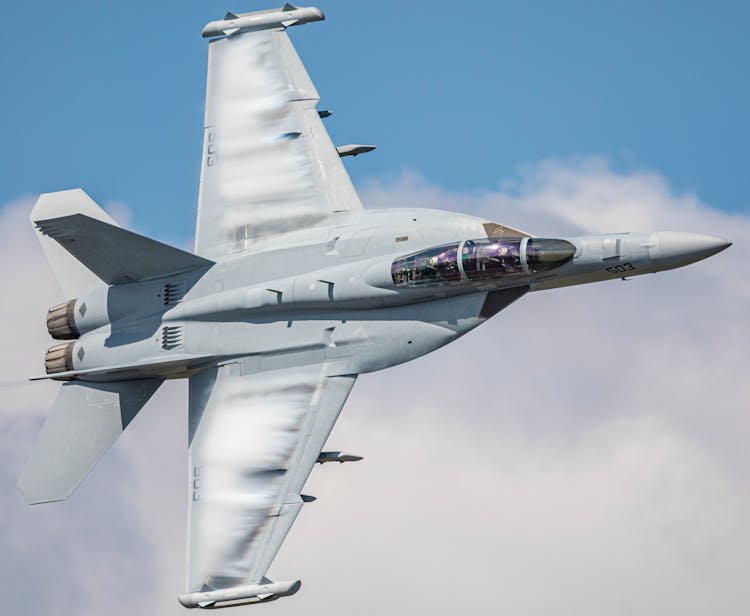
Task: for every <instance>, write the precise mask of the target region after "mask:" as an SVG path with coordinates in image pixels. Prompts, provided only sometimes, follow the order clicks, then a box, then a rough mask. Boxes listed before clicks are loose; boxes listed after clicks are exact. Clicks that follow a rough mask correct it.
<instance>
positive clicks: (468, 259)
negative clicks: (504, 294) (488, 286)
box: [461, 238, 523, 280]
mask: <svg viewBox="0 0 750 616" xmlns="http://www.w3.org/2000/svg"><path fill="white" fill-rule="evenodd" d="M461 253H462V259H463V267H464V272H465V273H466V277H467V278H468V279H469V280H491V279H494V278H501V277H503V276H510V275H514V274H522V273H523V267H522V266H521V240H503V241H501V240H497V239H492V238H486V239H480V240H467V241H466V242H464V244H463V247H462V248H461Z"/></svg>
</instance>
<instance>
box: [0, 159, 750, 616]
mask: <svg viewBox="0 0 750 616" xmlns="http://www.w3.org/2000/svg"><path fill="white" fill-rule="evenodd" d="M363 198H364V200H365V203H367V204H368V206H370V207H376V206H380V207H387V206H396V205H410V206H417V207H437V208H443V209H460V210H463V211H467V212H472V213H476V214H479V215H483V216H487V217H488V218H491V219H494V220H497V221H498V222H502V223H507V224H510V225H513V226H518V227H521V228H525V229H527V230H530V231H533V232H535V233H539V234H544V235H550V236H554V235H563V234H566V233H577V232H580V231H597V232H598V231H616V230H627V229H631V230H638V229H676V230H687V231H699V232H705V233H712V234H716V235H723V236H726V237H728V238H729V239H732V240H733V241H734V242H735V245H734V246H733V247H732V248H730V249H729V250H728V251H726V252H724V253H721V254H720V255H718V256H716V257H714V258H712V259H710V260H708V261H705V262H701V263H699V264H696V265H693V266H691V267H688V268H685V269H684V270H679V271H676V272H669V273H664V274H659V275H656V276H644V277H640V278H636V279H634V280H632V281H631V282H627V283H620V282H617V283H608V284H601V285H591V286H588V287H580V288H576V289H562V290H557V291H549V292H545V293H537V294H532V295H530V296H527V297H525V298H523V299H522V300H521V301H519V302H518V303H516V304H514V305H513V306H512V307H510V308H509V309H508V310H507V311H506V312H504V313H502V314H501V315H498V316H497V317H495V318H494V319H492V320H491V321H490V322H489V323H487V324H485V325H483V326H482V327H481V328H479V329H478V330H476V331H475V332H472V333H470V334H469V335H467V336H466V337H464V338H462V339H461V340H460V341H458V342H456V343H454V344H453V345H451V346H449V347H447V348H445V349H441V350H440V351H437V352H435V353H433V354H431V355H429V356H427V357H424V358H422V359H419V360H417V361H415V362H412V363H410V364H407V365H405V366H401V367H398V368H395V369H392V370H388V371H385V372H382V373H378V374H374V375H366V376H363V377H362V378H361V379H360V382H359V383H358V384H357V386H356V387H355V390H354V393H353V394H352V396H351V398H350V401H349V403H348V405H347V408H346V410H345V411H344V414H343V415H342V418H341V419H340V421H339V425H338V426H337V427H336V429H335V430H334V433H333V435H332V437H331V441H330V445H331V447H332V448H334V449H343V450H345V451H351V452H353V453H358V454H362V455H364V456H365V460H364V461H362V462H359V463H356V464H345V465H326V466H325V467H322V468H318V469H316V470H315V471H314V472H313V475H312V477H311V480H310V481H309V483H308V486H307V488H306V490H305V491H306V492H307V493H310V494H314V495H316V496H317V497H318V501H316V502H315V503H313V504H311V505H308V506H306V507H305V509H304V511H303V512H302V513H301V514H300V517H299V519H298V522H297V524H296V526H295V528H294V529H293V530H292V532H291V534H290V536H289V538H288V540H287V543H286V544H285V546H284V547H283V548H282V551H281V553H280V555H279V558H278V559H277V562H276V563H274V566H273V567H272V569H271V573H272V574H273V575H274V576H275V577H276V578H279V579H289V578H294V577H297V576H299V577H301V578H302V579H303V583H304V585H303V588H302V590H301V591H300V592H299V593H298V594H297V595H296V596H294V597H291V598H289V599H284V600H282V601H279V602H277V603H275V604H271V605H270V606H268V607H258V608H255V609H259V610H261V611H262V610H268V611H269V612H270V611H273V612H274V613H276V614H278V615H279V616H283V615H284V614H292V613H297V612H299V611H300V610H303V609H304V610H306V611H310V612H311V613H319V612H320V613H323V612H326V613H327V612H332V611H335V612H352V613H356V614H361V615H364V616H366V615H369V614H379V613H382V612H383V611H388V612H391V613H427V612H429V613H434V614H449V613H450V614H452V613H455V612H457V611H459V610H460V611H462V612H468V613H476V614H497V613H503V612H504V613H510V614H529V615H534V614H540V615H541V614H544V615H550V614H552V615H554V614H570V613H575V614H584V615H585V614H602V613H606V614H631V613H636V614H659V615H663V614H680V616H684V615H691V614H696V615H697V614H700V615H703V614H706V613H709V612H711V613H722V614H726V615H734V614H737V615H739V614H745V613H747V611H748V609H750V591H749V590H748V589H747V584H746V580H745V577H746V576H745V572H746V571H747V570H748V566H750V537H749V536H748V534H747V532H746V530H745V525H746V520H747V519H748V515H749V514H750V482H749V480H748V478H747V473H746V469H747V468H748V465H749V463H750V454H748V450H747V447H746V443H745V441H746V435H747V434H748V433H749V428H750V420H748V418H747V413H746V412H745V411H746V408H747V403H746V400H747V399H748V398H749V397H750V386H749V385H748V384H747V381H746V379H745V375H744V371H745V365H746V362H747V351H746V348H745V341H746V340H747V339H748V333H750V332H748V319H747V316H746V315H747V307H748V296H749V286H750V285H748V284H747V283H746V282H745V273H744V271H743V269H742V266H743V264H745V263H747V262H748V249H747V246H749V245H750V242H748V240H749V239H750V219H748V217H747V216H742V215H730V214H727V213H723V212H721V211H719V210H716V209H713V208H711V207H709V206H707V205H706V204H704V203H702V202H701V201H700V200H699V199H698V198H697V197H696V196H694V195H689V194H686V195H679V194H674V192H673V191H672V190H671V189H670V187H669V186H668V184H667V183H666V182H665V180H664V179H663V178H662V177H661V176H659V175H658V174H656V173H653V172H637V173H630V174H619V173H616V172H614V171H612V170H611V169H610V168H609V167H608V166H607V164H606V163H605V162H603V161H602V160H600V159H595V158H594V159H581V160H575V161H565V162H560V161H557V162H556V161H546V162H543V163H541V164H539V165H534V166H529V167H528V168H526V169H524V170H523V172H522V174H521V176H520V179H518V180H516V181H514V182H512V183H507V184H505V185H503V186H502V187H501V189H500V190H498V191H496V192H481V193H473V194H453V193H450V192H448V191H444V190H441V189H440V188H438V187H434V186H430V185H428V184H427V183H426V182H425V181H424V180H422V179H420V178H419V177H418V176H416V175H414V174H407V175H404V176H403V177H401V178H397V179H395V180H393V181H389V182H383V181H379V182H371V183H370V184H368V185H367V186H366V187H365V190H364V191H363ZM24 207H27V205H24V206H21V205H15V206H6V208H5V209H4V210H3V211H2V212H3V213H2V220H1V221H0V222H2V223H3V224H2V227H0V229H2V231H0V232H1V233H2V234H3V247H2V256H4V257H5V258H6V262H8V261H9V260H10V261H12V262H14V263H17V264H18V268H17V269H13V270H9V271H8V272H7V273H6V288H7V289H9V292H8V298H9V300H6V302H4V303H3V307H2V310H3V315H2V316H3V317H4V319H3V320H4V321H5V322H8V323H12V324H13V328H12V331H11V332H10V333H9V336H8V337H7V338H6V344H5V349H6V350H5V352H4V353H3V356H2V358H0V361H1V362H3V363H2V364H1V365H2V367H3V369H4V371H5V373H6V374H7V373H8V371H10V373H12V374H13V375H16V374H22V373H24V374H26V373H30V372H31V373H34V372H38V365H39V356H40V353H42V352H43V350H44V348H45V346H46V344H47V341H46V337H45V335H44V319H43V316H44V311H45V310H46V308H47V306H48V305H49V304H50V303H54V302H55V301H58V300H59V299H61V298H59V297H58V296H56V295H54V293H49V292H48V291H46V290H45V289H47V288H48V287H49V285H50V277H49V274H48V273H47V271H46V269H45V267H44V266H43V264H42V263H41V252H40V251H38V250H37V249H36V247H35V246H34V245H33V237H31V234H27V235H26V236H25V235H24V233H26V231H24V229H25V228H26V226H27V223H26V221H25V220H23V215H22V214H23V208H24ZM24 237H25V238H26V239H23V238H24ZM29 238H31V239H29ZM30 280H33V281H34V282H35V283H37V284H34V285H32V284H29V281H30ZM11 298H12V299H11ZM39 387H41V390H42V391H41V392H40V391H39ZM53 390H54V386H51V389H50V388H46V387H45V386H44V385H41V386H37V385H35V386H34V387H33V388H31V389H30V388H28V387H25V386H24V388H23V389H13V390H11V394H12V395H4V396H3V398H2V402H1V403H0V404H1V411H0V412H1V413H2V415H0V417H3V418H4V419H3V437H2V438H3V447H2V452H3V453H2V455H3V458H4V465H3V468H5V469H6V472H4V473H3V474H2V477H1V478H0V479H1V483H0V490H2V503H3V507H4V511H10V513H11V515H10V516H6V521H5V523H4V525H3V527H2V530H0V568H1V569H2V570H3V573H4V574H5V577H4V579H6V581H9V583H10V584H11V586H16V587H19V588H26V587H27V586H29V585H34V587H36V588H38V590H37V591H36V594H35V595H34V602H32V603H29V604H26V605H24V603H22V602H19V603H18V606H19V607H17V608H16V610H15V613H19V614H23V613H38V612H44V613H56V612H55V611H54V610H55V609H56V608H55V607H54V606H55V605H57V604H56V600H57V597H58V596H59V593H60V592H62V590H63V589H67V588H72V589H73V593H72V596H73V597H74V598H73V599H72V600H71V603H69V604H68V605H67V606H66V607H65V609H63V608H60V610H59V611H60V613H62V612H67V611H71V610H72V609H75V610H76V612H77V613H81V614H94V613H100V612H102V611H105V610H106V611H108V613H129V612H130V611H133V610H134V609H139V610H141V611H147V612H148V613H156V612H158V613H160V614H171V613H174V614H181V613H183V611H182V608H181V607H179V606H178V605H177V603H176V600H175V594H176V593H177V592H179V591H180V590H181V589H182V581H183V572H184V564H183V561H184V528H185V517H184V516H185V503H186V499H187V495H186V491H185V485H184V479H185V468H184V465H185V440H186V432H187V428H186V421H185V415H186V407H185V404H186V399H185V398H186V396H185V388H184V387H182V386H181V385H179V384H169V385H168V386H167V387H166V388H164V389H163V390H162V391H160V392H158V393H157V395H156V396H155V398H154V400H153V401H152V403H151V404H149V406H148V407H147V408H146V409H145V411H144V413H143V414H142V416H139V417H138V418H137V420H136V421H135V422H134V423H133V424H132V426H131V427H130V428H129V429H128V431H127V432H126V434H125V435H123V437H122V439H121V441H120V443H119V444H118V445H117V446H116V447H115V449H114V450H113V451H112V452H110V454H108V456H107V458H106V459H105V460H104V461H103V462H102V467H101V468H98V469H97V470H96V471H95V472H94V473H93V474H92V476H91V477H89V478H88V479H87V482H86V483H85V484H84V486H83V487H82V488H81V489H80V491H79V493H78V494H77V495H76V496H75V497H74V498H73V500H72V501H71V502H69V503H66V504H64V505H54V506H51V507H52V508H51V509H45V507H41V508H39V509H33V510H29V509H26V508H25V507H24V506H22V505H21V504H20V499H17V498H16V495H15V494H11V493H10V491H11V490H12V489H13V485H12V483H13V482H12V480H14V478H15V476H16V474H17V472H18V470H19V469H20V464H21V463H22V461H23V457H24V455H25V453H26V451H27V450H28V447H29V446H30V443H31V440H32V433H33V430H32V428H35V427H36V426H37V425H38V420H39V416H40V415H39V413H40V412H41V411H42V409H44V408H45V407H46V406H47V405H48V404H49V400H50V398H51V396H52V395H53V394H54V391H53ZM3 393H4V394H6V393H7V392H3ZM18 411H23V414H22V413H19V412H18ZM47 511H50V512H51V513H47ZM35 533H36V534H37V535H38V536H39V537H40V538H39V539H35V538H34V537H35ZM50 546H51V547H50ZM71 562H73V563H75V567H73V568H71V566H70V563H71ZM71 569H73V570H71ZM55 576H57V577H56V578H55ZM51 578H53V579H55V583H49V579H51ZM45 582H48V584H47V585H45ZM113 594H114V595H115V596H116V597H117V601H118V603H116V604H113V602H112V597H111V595H113ZM66 596H71V593H69V592H66ZM32 608H33V609H32ZM241 609H242V608H239V610H241Z"/></svg>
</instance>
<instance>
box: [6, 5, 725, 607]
mask: <svg viewBox="0 0 750 616" xmlns="http://www.w3.org/2000/svg"><path fill="white" fill-rule="evenodd" d="M322 19H323V14H322V13H321V11H320V10H319V9H317V8H312V7H309V8H298V7H294V6H291V5H288V4H287V5H286V6H284V7H283V8H281V9H274V10H270V11H256V12H251V13H244V14H234V13H228V14H227V15H226V17H225V19H223V20H220V21H217V22H212V23H210V24H208V25H207V26H206V28H205V30H204V31H203V35H204V36H205V37H207V38H210V39H211V40H210V42H209V44H208V81H207V92H206V109H205V126H204V144H203V152H202V159H201V160H202V168H201V178H200V189H199V195H198V218H197V224H196V234H195V251H194V253H189V252H186V251H184V250H180V249H178V248H174V247H172V246H168V245H165V244H162V243H160V242H157V241H154V240H152V239H148V238H146V237H143V236H141V235H137V234H136V233H133V232H131V231H128V230H126V229H123V228H121V227H120V226H118V225H117V223H115V221H114V220H112V218H110V217H109V216H108V215H107V214H106V213H105V212H104V211H103V210H102V209H101V208H99V207H98V206H97V205H96V204H95V203H94V202H93V201H92V200H91V199H90V198H89V197H88V196H87V195H86V194H85V193H84V192H83V191H81V190H68V191H63V192H56V193H50V194H44V195H41V196H40V197H39V200H38V201H37V203H36V205H35V207H34V209H33V211H32V213H31V221H32V223H33V225H34V228H35V229H36V231H37V234H38V236H39V240H40V242H41V244H42V247H43V249H44V251H45V252H46V255H47V257H48V259H49V262H50V265H51V267H52V269H53V271H54V273H55V275H56V277H57V279H58V280H59V283H60V286H61V288H62V290H63V292H64V294H65V297H67V298H68V300H67V301H65V302H64V303H61V304H59V305H58V306H55V307H53V308H51V309H50V310H49V313H48V317H47V327H48V330H49V333H50V335H51V336H52V338H54V339H55V340H58V341H59V343H57V344H55V345H54V346H52V347H51V348H50V349H49V350H48V351H47V353H46V356H45V359H44V362H45V367H46V374H45V375H43V376H40V377H38V378H41V379H53V380H56V381H62V382H63V383H62V386H61V388H60V391H59V394H58V396H57V399H56V401H55V403H54V406H53V408H52V410H51V412H50V414H49V417H48V419H47V421H46V423H45V425H44V427H43V428H42V431H41V434H40V436H39V438H38V441H37V443H36V446H35V448H34V450H33V452H32V453H31V457H30V460H29V462H28V465H27V466H26V468H25V470H24V472H23V475H22V477H21V479H20V481H19V486H20V489H21V492H22V493H23V495H24V496H25V498H26V500H27V501H28V502H29V503H32V504H33V503H43V502H48V501H57V500H63V499H66V498H67V497H68V496H69V495H70V494H71V492H72V491H73V490H74V489H75V488H76V487H77V486H78V484H79V483H80V482H81V481H82V479H83V478H84V476H85V475H86V474H87V473H88V472H89V471H90V470H91V468H92V467H93V466H94V465H95V464H96V462H97V461H98V460H99V459H100V458H101V456H102V455H104V453H105V452H106V451H107V449H108V448H109V447H110V446H111V445H112V444H113V443H114V441H115V440H116V439H117V437H118V436H119V435H120V433H121V432H122V431H123V430H124V429H125V428H126V427H127V426H128V424H129V423H130V422H131V421H132V420H133V418H134V417H135V416H136V415H137V414H138V412H139V411H140V410H141V409H142V408H143V406H144V405H145V404H146V402H147V401H148V399H149V398H150V397H151V396H152V395H153V394H154V392H155V391H156V390H157V389H158V388H159V386H160V385H161V384H162V382H163V381H164V380H166V379H188V382H189V408H188V414H189V433H188V451H189V465H188V473H187V481H188V485H189V502H188V517H189V522H188V575H187V588H186V592H185V593H184V594H182V595H180V596H179V601H180V602H181V603H182V604H183V605H184V606H185V607H189V608H192V607H202V608H212V607H222V606H228V605H232V604H242V603H258V602H266V601H272V600H275V599H278V598H280V597H283V596H287V595H290V594H293V593H294V592H296V591H297V590H298V589H299V587H300V581H299V580H296V579H291V580H289V581H276V582H272V581H271V580H269V579H268V578H267V577H266V575H267V572H268V569H269V567H270V565H271V563H272V561H273V559H274V557H275V555H276V553H277V551H278V549H279V547H280V545H281V543H282V542H283V541H284V538H285V537H286V535H287V532H288V531H289V529H290V528H291V526H292V524H293V523H294V520H295V518H296V517H297V514H298V513H299V512H300V509H302V507H303V505H304V503H306V502H308V501H309V500H311V497H308V496H306V495H304V494H303V488H304V485H305V482H306V480H307V478H308V476H309V475H310V472H311V470H312V469H313V467H314V465H315V463H316V462H320V463H328V462H340V463H343V462H353V461H357V460H360V459H361V457H360V456H356V455H353V454H349V453H345V452H340V451H333V452H331V451H323V447H324V445H325V443H326V439H327V438H328V435H329V433H330V432H331V429H332V427H333V425H334V423H335V421H336V419H337V417H338V415H339V413H340V411H341V409H342V407H343V406H344V403H345V402H346V399H347V397H348V396H349V393H350V391H351V389H352V387H353V385H354V382H355V381H356V379H357V376H358V375H360V374H363V373H368V372H374V371H376V370H382V369H383V368H388V367H390V366H395V365H397V364H401V363H403V362H407V361H409V360H412V359H414V358H416V357H420V356H422V355H424V354H426V353H429V352H431V351H434V350H435V349H438V348H440V347H442V346H444V345H446V344H448V343H449V342H452V341H454V340H456V339H457V338H459V337H460V336H462V335H463V334H465V333H466V332H468V331H470V330H472V329H474V328H475V327H477V326H478V325H481V324H482V323H484V322H485V321H487V319H489V318H491V317H493V316H494V315H496V314H497V313H498V312H500V311H501V310H503V309H504V308H506V307H507V306H508V305H510V304H511V303H513V302H515V301H516V300H518V299H520V298H522V297H523V296H524V295H525V294H526V293H529V292H535V291H542V290H545V289H551V288H555V287H564V286H573V285H580V284H586V283H591V282H598V281H605V280H619V279H620V278H624V277H633V276H638V275H641V274H650V273H654V272H660V271H664V270H669V269H673V268H676V267H681V266H684V265H688V264H690V263H693V262H695V261H699V260H701V259H705V258H706V257H709V256H711V255H714V254H716V253H718V252H719V251H721V250H724V249H725V248H727V247H728V246H729V245H730V243H729V242H728V241H726V240H724V239H720V238H717V237H710V236H707V235H698V234H694V233H678V232H664V231H662V232H640V233H614V234H609V235H588V236H582V237H565V238H545V237H537V236H534V235H532V234H529V233H526V232H524V231H520V230H518V229H516V228H514V227H510V226H506V225H504V224H498V223H496V222H493V221H490V220H486V219H483V218H477V217H475V216H469V215H466V214H460V213H455V212H447V211H438V210H431V209H409V208H403V209H388V210H378V209H365V208H364V207H363V206H362V203H361V202H360V199H359V197H358V195H357V192H356V191H355V189H354V187H353V185H352V183H351V181H350V179H349V176H348V175H347V172H346V170H345V168H344V166H343V164H342V157H343V156H348V155H359V154H363V153H366V152H368V151H370V150H372V149H373V146H367V145H359V144H353V145H348V146H343V147H339V148H336V147H335V146H334V144H333V143H332V142H331V139H330V138H329V136H328V133H327V132H326V129H325V128H324V125H323V118H325V117H328V116H329V115H330V112H328V111H323V110H320V111H319V110H318V108H317V106H318V102H319V96H318V93H317V91H316V89H315V87H314V85H313V83H312V82H311V80H310V78H309V76H308V74H307V72H306V71H305V68H304V66H303V64H302V63H301V61H300V59H299V57H298V55H297V53H296V51H295V49H294V47H293V46H292V44H291V42H290V40H289V37H288V35H287V30H288V28H289V27H291V26H296V25H302V24H306V23H312V22H315V21H320V20H322ZM302 573H304V572H302Z"/></svg>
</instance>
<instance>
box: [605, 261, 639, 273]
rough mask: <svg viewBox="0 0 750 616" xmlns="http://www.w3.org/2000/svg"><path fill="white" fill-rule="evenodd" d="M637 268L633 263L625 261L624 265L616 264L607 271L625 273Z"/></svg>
mask: <svg viewBox="0 0 750 616" xmlns="http://www.w3.org/2000/svg"><path fill="white" fill-rule="evenodd" d="M634 269H635V265H633V264H632V263H623V264H622V265H614V266H612V267H608V268H607V271H608V272H609V273H610V274H623V273H625V272H632V271H633V270H634Z"/></svg>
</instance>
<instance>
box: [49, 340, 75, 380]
mask: <svg viewBox="0 0 750 616" xmlns="http://www.w3.org/2000/svg"><path fill="white" fill-rule="evenodd" d="M74 344H75V342H65V343H63V344H58V345H55V346H53V347H50V348H49V349H47V353H46V354H45V355H44V369H45V371H46V372H47V374H57V373H58V372H68V371H70V370H72V369H73V345H74Z"/></svg>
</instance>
